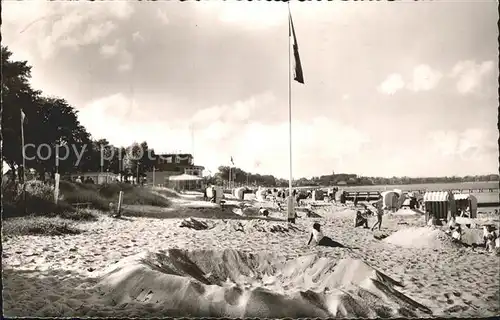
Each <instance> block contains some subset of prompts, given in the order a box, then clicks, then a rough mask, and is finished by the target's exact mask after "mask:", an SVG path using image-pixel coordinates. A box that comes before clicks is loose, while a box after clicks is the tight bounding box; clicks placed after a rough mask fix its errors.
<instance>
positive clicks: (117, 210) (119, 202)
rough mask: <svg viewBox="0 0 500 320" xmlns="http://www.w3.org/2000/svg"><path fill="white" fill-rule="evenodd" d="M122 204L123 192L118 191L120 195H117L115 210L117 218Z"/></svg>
mask: <svg viewBox="0 0 500 320" xmlns="http://www.w3.org/2000/svg"><path fill="white" fill-rule="evenodd" d="M122 202H123V191H120V194H119V195H118V207H117V208H116V216H117V217H120V216H121V210H122Z"/></svg>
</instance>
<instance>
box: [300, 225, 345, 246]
mask: <svg viewBox="0 0 500 320" xmlns="http://www.w3.org/2000/svg"><path fill="white" fill-rule="evenodd" d="M310 244H313V245H317V246H325V247H340V248H345V246H344V245H343V244H341V243H338V242H337V241H334V240H332V239H331V238H329V237H325V236H323V233H322V232H321V225H320V224H319V223H317V222H315V223H314V224H313V227H312V230H311V236H310V237H309V241H308V242H307V245H310Z"/></svg>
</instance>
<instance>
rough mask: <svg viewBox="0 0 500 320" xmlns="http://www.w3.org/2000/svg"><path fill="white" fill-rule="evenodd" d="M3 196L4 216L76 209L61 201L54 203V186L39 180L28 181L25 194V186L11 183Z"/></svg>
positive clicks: (50, 214)
mask: <svg viewBox="0 0 500 320" xmlns="http://www.w3.org/2000/svg"><path fill="white" fill-rule="evenodd" d="M3 187H4V186H2V189H3V190H2V191H4V194H3V195H4V197H3V206H4V211H3V216H4V217H5V218H9V217H19V216H24V215H26V214H33V215H46V216H56V215H58V214H62V213H64V212H73V211H74V210H75V209H74V208H73V207H72V206H71V205H69V204H67V203H65V202H64V201H59V202H58V204H57V205H56V204H55V203H54V187H52V186H49V185H46V184H44V183H43V182H41V181H38V180H32V181H28V182H26V185H25V189H26V194H25V197H24V196H23V186H22V184H19V183H11V184H9V186H8V187H6V188H5V189H4V188H3Z"/></svg>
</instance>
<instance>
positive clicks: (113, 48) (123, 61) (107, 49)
mask: <svg viewBox="0 0 500 320" xmlns="http://www.w3.org/2000/svg"><path fill="white" fill-rule="evenodd" d="M99 52H100V54H101V55H102V56H103V57H104V58H105V59H110V58H115V59H114V60H115V61H116V62H117V64H118V67H117V69H118V71H121V72H125V71H129V70H131V69H132V66H133V62H134V57H133V55H132V54H131V53H130V52H129V51H128V50H127V49H126V48H125V47H124V45H123V43H122V42H121V41H120V40H116V41H115V42H114V43H113V44H104V45H102V46H101V48H100V49H99Z"/></svg>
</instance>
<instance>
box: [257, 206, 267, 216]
mask: <svg viewBox="0 0 500 320" xmlns="http://www.w3.org/2000/svg"><path fill="white" fill-rule="evenodd" d="M259 214H261V215H263V216H264V217H268V216H269V210H267V209H264V208H262V207H260V208H259Z"/></svg>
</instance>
